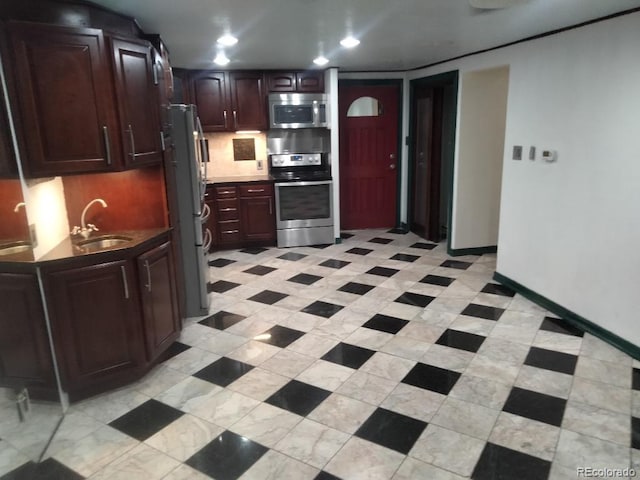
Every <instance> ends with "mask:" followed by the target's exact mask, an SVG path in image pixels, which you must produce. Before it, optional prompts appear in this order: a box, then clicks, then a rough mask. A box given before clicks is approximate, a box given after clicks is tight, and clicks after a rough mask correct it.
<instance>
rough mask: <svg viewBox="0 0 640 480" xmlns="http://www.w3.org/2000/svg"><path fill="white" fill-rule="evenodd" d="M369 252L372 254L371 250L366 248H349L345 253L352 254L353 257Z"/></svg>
mask: <svg viewBox="0 0 640 480" xmlns="http://www.w3.org/2000/svg"><path fill="white" fill-rule="evenodd" d="M371 252H373V250H369V249H368V248H359V247H355V248H350V249H349V250H347V251H346V253H353V254H354V255H368V254H370V253H371Z"/></svg>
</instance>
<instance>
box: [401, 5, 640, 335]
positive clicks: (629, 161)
mask: <svg viewBox="0 0 640 480" xmlns="http://www.w3.org/2000/svg"><path fill="white" fill-rule="evenodd" d="M638 32H640V13H633V14H630V15H626V16H623V17H617V18H614V19H610V20H607V21H603V22H599V23H596V24H592V25H588V26H586V27H582V28H579V29H575V30H570V31H567V32H563V33H560V34H557V35H553V36H549V37H544V38H541V39H538V40H534V41H531V42H526V43H522V44H518V45H513V46H511V47H507V48H503V49H500V50H496V51H493V52H487V53H484V54H480V55H475V56H472V57H467V58H464V59H460V60H457V61H453V62H449V63H446V64H442V65H438V66H436V67H433V68H430V69H424V70H420V71H415V72H409V74H408V79H410V78H419V77H423V76H428V75H434V74H437V73H441V72H445V71H450V70H456V69H459V70H460V72H461V74H462V75H464V74H465V73H466V72H469V71H474V70H480V69H486V68H491V67H494V66H500V65H505V64H506V65H509V66H510V81H509V97H508V106H507V124H506V136H505V155H504V170H503V181H502V199H501V213H500V233H499V239H498V267H497V270H498V272H500V273H502V274H503V275H506V276H507V277H510V278H511V279H513V280H515V281H517V282H519V283H521V284H523V285H524V286H526V287H528V288H529V289H531V290H533V291H535V292H537V293H539V294H541V295H543V296H545V297H547V298H549V299H550V300H552V301H554V302H556V303H558V304H560V305H562V306H564V307H565V308H567V309H569V310H571V311H573V312H575V313H577V314H579V315H581V316H583V317H585V318H586V319H588V320H590V321H592V322H594V323H596V324H598V325H600V326H602V327H603V328H605V329H607V330H610V331H612V332H613V333H615V334H617V335H619V336H621V337H623V338H625V339H627V340H628V341H630V342H632V343H634V344H635V345H640V322H639V321H638V314H637V306H636V302H635V297H636V296H637V293H638V286H639V285H640V254H639V253H638V245H640V153H639V152H640V134H639V132H640V115H639V113H638V112H640V90H639V89H638V85H640V60H638V58H639V57H638V51H639V47H640V34H639V33H638ZM405 128H406V127H405ZM405 131H406V129H405ZM513 145H522V146H523V147H524V153H525V154H526V153H527V151H528V147H529V146H531V145H534V146H536V147H537V148H538V150H540V149H543V148H549V149H556V150H558V155H559V157H558V162H557V163H555V164H546V163H543V162H542V161H540V159H539V157H538V159H537V160H536V161H534V162H530V161H529V160H526V159H523V160H522V161H520V162H516V161H513V160H510V159H509V158H510V156H511V155H510V153H511V148H512V146H513ZM405 158H406V157H405ZM458 161H459V158H458V154H456V168H457V162H458ZM457 215H459V212H456V211H454V216H457Z"/></svg>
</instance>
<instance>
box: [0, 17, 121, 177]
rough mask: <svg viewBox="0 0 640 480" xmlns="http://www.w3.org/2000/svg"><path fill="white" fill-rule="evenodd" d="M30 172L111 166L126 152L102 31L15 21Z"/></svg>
mask: <svg viewBox="0 0 640 480" xmlns="http://www.w3.org/2000/svg"><path fill="white" fill-rule="evenodd" d="M8 31H9V36H10V40H11V46H12V56H13V67H14V68H13V69H11V68H10V70H13V74H14V76H15V78H14V80H15V81H14V83H15V85H16V91H17V100H18V101H17V111H18V114H19V117H20V119H21V120H22V122H21V132H22V135H20V138H21V140H22V142H21V143H22V144H23V145H24V148H25V155H24V158H25V161H24V162H23V163H24V165H23V167H25V170H26V171H27V173H28V174H29V175H30V176H45V175H58V174H63V173H81V172H93V171H105V170H109V169H110V168H111V166H112V164H113V163H115V162H116V159H118V158H119V144H118V142H117V141H116V139H117V138H118V132H117V130H116V117H115V112H114V109H113V101H112V99H113V93H112V92H113V86H112V82H111V75H110V69H109V65H108V62H107V58H108V57H107V55H106V54H105V46H104V39H103V36H102V31H101V30H95V29H90V28H65V27H54V26H45V25H38V24H31V23H28V24H23V23H9V25H8Z"/></svg>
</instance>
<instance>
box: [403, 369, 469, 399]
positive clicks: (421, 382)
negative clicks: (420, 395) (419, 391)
mask: <svg viewBox="0 0 640 480" xmlns="http://www.w3.org/2000/svg"><path fill="white" fill-rule="evenodd" d="M458 378H460V374H459V373H458V372H454V371H452V370H446V369H444V368H440V367H434V366H433V365H426V364H424V363H417V364H416V365H415V366H414V367H413V368H412V369H411V370H410V371H409V373H407V375H406V376H405V377H404V378H403V379H402V383H406V384H408V385H413V386H414V387H419V388H424V389H425V390H431V391H432V392H437V393H441V394H443V395H448V394H449V392H450V391H451V389H452V388H453V386H454V385H455V384H456V382H457V381H458Z"/></svg>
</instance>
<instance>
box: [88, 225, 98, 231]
mask: <svg viewBox="0 0 640 480" xmlns="http://www.w3.org/2000/svg"><path fill="white" fill-rule="evenodd" d="M87 230H89V231H90V232H98V231H100V229H99V228H98V227H96V226H95V225H94V224H93V223H87Z"/></svg>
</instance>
